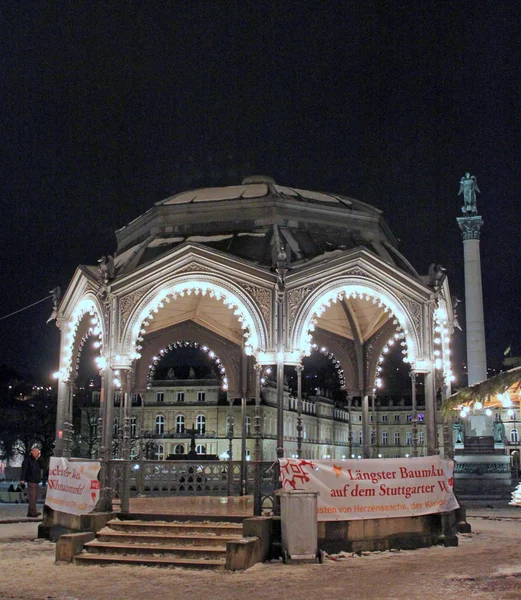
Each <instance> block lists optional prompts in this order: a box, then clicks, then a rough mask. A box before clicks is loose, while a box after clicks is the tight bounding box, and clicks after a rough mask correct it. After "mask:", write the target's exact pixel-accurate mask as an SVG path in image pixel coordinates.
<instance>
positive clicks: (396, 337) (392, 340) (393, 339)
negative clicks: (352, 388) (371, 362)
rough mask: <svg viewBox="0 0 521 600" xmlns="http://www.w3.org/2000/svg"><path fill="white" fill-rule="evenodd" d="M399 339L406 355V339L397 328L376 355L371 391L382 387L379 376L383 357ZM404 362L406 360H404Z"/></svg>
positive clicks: (395, 322)
mask: <svg viewBox="0 0 521 600" xmlns="http://www.w3.org/2000/svg"><path fill="white" fill-rule="evenodd" d="M393 323H394V324H395V325H397V323H398V321H397V320H396V319H395V320H394V321H393ZM399 340H401V341H400V344H401V346H402V354H403V355H404V357H405V356H407V339H406V337H405V334H404V332H403V331H402V330H401V329H399V328H397V331H396V333H395V334H394V335H393V336H392V337H390V338H389V340H388V342H387V343H386V344H385V346H384V347H383V348H382V353H381V354H380V356H379V357H378V361H377V363H376V375H375V379H374V387H373V393H374V392H376V390H377V389H378V388H381V387H382V380H381V378H380V373H381V371H382V364H383V362H384V360H385V357H386V356H387V353H388V352H389V349H390V348H391V347H392V346H394V344H395V343H397V342H398V341H399ZM404 362H408V361H405V360H404Z"/></svg>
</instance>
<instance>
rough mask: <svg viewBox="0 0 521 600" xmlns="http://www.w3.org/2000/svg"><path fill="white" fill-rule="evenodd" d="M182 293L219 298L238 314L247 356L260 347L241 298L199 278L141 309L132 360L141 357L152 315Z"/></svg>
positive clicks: (162, 295)
mask: <svg viewBox="0 0 521 600" xmlns="http://www.w3.org/2000/svg"><path fill="white" fill-rule="evenodd" d="M185 294H186V295H187V296H191V295H192V294H194V295H195V296H199V295H201V296H206V295H207V294H208V296H209V297H210V298H215V299H216V300H220V301H221V302H222V303H223V304H224V305H225V306H227V307H229V308H230V310H233V314H234V315H236V316H237V320H238V321H239V323H240V324H241V329H242V330H243V332H244V339H245V342H244V351H245V353H246V354H247V355H248V356H250V355H252V354H254V353H255V352H257V351H258V350H259V338H258V335H257V331H256V328H255V324H254V322H253V319H252V317H251V315H250V313H249V312H248V310H247V308H246V306H245V305H244V303H243V302H242V300H240V299H239V298H237V296H235V295H233V294H231V293H230V292H229V291H228V290H225V289H224V288H222V287H221V286H219V285H216V284H213V283H208V282H200V281H185V282H181V283H177V284H176V285H174V286H172V287H170V288H168V289H165V290H163V291H162V292H160V294H159V295H158V297H157V298H154V300H152V302H151V303H150V304H148V305H147V306H146V307H145V308H144V309H143V311H142V312H141V314H140V316H139V317H138V319H137V321H136V324H135V325H134V327H133V329H132V339H131V346H132V347H133V348H134V350H133V352H132V354H131V358H132V359H138V358H141V353H140V350H142V346H141V342H142V341H143V336H144V335H145V334H146V333H147V327H148V326H149V324H150V321H151V320H152V319H153V318H154V314H156V313H157V312H158V311H159V309H160V308H162V307H163V306H164V305H165V302H166V303H169V302H171V301H172V300H175V299H176V298H178V297H183V296H184V295H185Z"/></svg>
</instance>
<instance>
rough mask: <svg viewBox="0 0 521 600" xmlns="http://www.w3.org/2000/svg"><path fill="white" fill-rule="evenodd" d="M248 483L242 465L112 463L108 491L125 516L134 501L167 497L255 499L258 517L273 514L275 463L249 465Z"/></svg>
mask: <svg viewBox="0 0 521 600" xmlns="http://www.w3.org/2000/svg"><path fill="white" fill-rule="evenodd" d="M246 467H247V468H246V481H245V482H243V481H242V479H241V462H240V461H232V462H226V461H205V460H195V461H170V460H166V461H165V460H143V461H132V460H109V461H108V466H107V470H106V472H107V488H108V489H110V492H111V496H112V498H118V499H119V501H120V503H121V506H120V510H121V512H123V513H128V512H129V506H130V498H133V497H141V498H143V497H145V498H146V497H151V498H152V497H161V496H163V497H165V496H230V495H231V496H239V495H241V494H247V495H253V496H254V506H255V514H262V512H265V511H268V512H273V510H274V507H275V502H274V491H275V490H276V489H277V487H278V482H277V481H276V475H277V473H278V472H277V470H276V469H274V468H273V467H274V464H273V463H271V462H270V463H268V462H261V463H255V462H249V461H248V463H247V465H246Z"/></svg>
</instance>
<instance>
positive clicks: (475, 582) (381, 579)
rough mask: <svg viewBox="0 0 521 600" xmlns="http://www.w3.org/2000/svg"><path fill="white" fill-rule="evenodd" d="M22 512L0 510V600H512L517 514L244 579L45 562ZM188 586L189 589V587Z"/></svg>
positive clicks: (488, 512) (518, 592) (34, 524)
mask: <svg viewBox="0 0 521 600" xmlns="http://www.w3.org/2000/svg"><path fill="white" fill-rule="evenodd" d="M26 508H27V505H7V504H0V519H1V520H2V523H0V565H1V566H2V576H1V582H0V600H44V599H46V600H49V599H51V598H52V599H54V600H114V599H115V598H125V599H126V600H142V599H143V598H146V597H147V596H149V595H150V591H151V589H152V588H151V585H152V586H153V593H154V594H155V595H156V596H157V597H164V598H169V600H186V598H194V600H244V598H245V597H251V598H255V600H273V598H284V600H302V598H303V597H304V596H305V597H306V599H307V600H324V599H325V598H357V599H358V600H403V599H407V600H425V599H426V598H428V599H429V600H447V598H457V599H458V600H521V549H520V545H519V540H520V539H521V507H519V506H510V507H506V506H503V507H498V508H492V507H490V506H487V505H484V506H481V507H479V506H478V507H472V508H469V509H467V516H468V521H469V523H470V525H471V526H472V533H464V534H460V535H459V536H458V538H459V544H458V546H457V547H448V548H445V547H443V546H432V547H430V548H420V549H417V550H411V551H392V552H388V551H386V552H365V553H362V555H359V554H356V553H355V554H351V553H340V554H338V555H333V556H326V559H325V560H324V562H323V564H317V563H313V564H298V562H296V563H295V564H288V565H285V564H283V563H282V561H275V560H274V561H271V562H267V563H259V564H256V565H255V566H254V567H252V568H251V569H248V570H247V571H238V572H235V573H232V572H228V571H223V572H214V571H198V572H197V573H195V574H194V572H193V571H191V570H189V569H180V568H175V569H169V568H164V569H150V568H148V567H140V566H127V565H108V566H98V565H91V566H89V567H78V566H76V565H74V564H69V563H55V562H54V559H55V545H54V544H53V543H52V542H49V541H48V540H41V539H36V538H37V529H38V523H39V519H38V520H28V519H27V518H26V517H25V514H26V513H25V511H26ZM194 582H195V583H194Z"/></svg>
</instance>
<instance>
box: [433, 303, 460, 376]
mask: <svg viewBox="0 0 521 600" xmlns="http://www.w3.org/2000/svg"><path fill="white" fill-rule="evenodd" d="M434 323H435V325H434V340H433V341H434V367H435V368H436V369H437V370H438V371H441V372H442V374H443V379H444V381H445V385H447V386H448V385H450V383H451V382H452V381H454V379H455V377H454V375H453V373H452V365H451V363H450V354H451V353H450V331H449V323H448V317H447V312H446V311H445V310H444V309H443V307H442V306H438V307H437V308H436V310H435V311H434Z"/></svg>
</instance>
